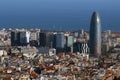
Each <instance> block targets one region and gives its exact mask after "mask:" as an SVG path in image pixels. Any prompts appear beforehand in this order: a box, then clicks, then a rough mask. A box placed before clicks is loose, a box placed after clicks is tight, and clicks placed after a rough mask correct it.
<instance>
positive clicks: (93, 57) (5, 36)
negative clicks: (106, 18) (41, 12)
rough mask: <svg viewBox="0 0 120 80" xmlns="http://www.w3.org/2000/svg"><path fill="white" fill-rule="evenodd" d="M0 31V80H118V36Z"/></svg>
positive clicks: (95, 19)
mask: <svg viewBox="0 0 120 80" xmlns="http://www.w3.org/2000/svg"><path fill="white" fill-rule="evenodd" d="M88 28H89V29H90V31H84V30H83V29H80V30H77V31H54V30H53V31H52V30H50V31H49V30H41V29H38V28H36V29H24V28H23V29H11V28H9V29H5V28H3V29H1V30H0V80H120V35H119V34H120V32H115V31H112V30H106V31H103V30H102V26H101V21H100V16H99V13H98V12H93V15H92V17H91V22H90V27H88Z"/></svg>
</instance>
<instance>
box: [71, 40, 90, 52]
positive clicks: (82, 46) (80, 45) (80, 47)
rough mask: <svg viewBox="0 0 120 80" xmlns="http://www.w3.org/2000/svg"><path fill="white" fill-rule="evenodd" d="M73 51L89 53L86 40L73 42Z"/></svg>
mask: <svg viewBox="0 0 120 80" xmlns="http://www.w3.org/2000/svg"><path fill="white" fill-rule="evenodd" d="M73 52H79V53H89V47H88V43H87V42H75V43H74V44H73Z"/></svg>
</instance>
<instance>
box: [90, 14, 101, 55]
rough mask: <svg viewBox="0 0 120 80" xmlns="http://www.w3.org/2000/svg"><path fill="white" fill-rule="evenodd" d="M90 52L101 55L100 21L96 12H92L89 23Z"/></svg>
mask: <svg viewBox="0 0 120 80" xmlns="http://www.w3.org/2000/svg"><path fill="white" fill-rule="evenodd" d="M89 46H90V54H91V55H95V56H100V55H101V22H100V16H99V14H98V12H93V14H92V17H91V23H90V41H89Z"/></svg>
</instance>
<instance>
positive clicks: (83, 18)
mask: <svg viewBox="0 0 120 80" xmlns="http://www.w3.org/2000/svg"><path fill="white" fill-rule="evenodd" d="M119 8H120V0H0V25H1V26H8V25H10V26H13V25H26V26H29V25H31V26H34V25H38V26H39V25H42V24H43V25H47V26H48V25H51V26H52V25H54V24H55V27H56V26H57V25H61V26H62V25H64V26H66V29H67V28H68V26H71V25H72V26H71V29H74V28H73V26H75V25H76V26H75V28H76V29H81V28H83V29H87V28H89V23H90V17H91V14H92V12H93V11H98V12H99V14H100V17H101V20H102V21H101V22H102V26H103V27H105V29H111V28H112V27H113V26H115V27H116V28H115V29H116V30H118V29H119V30H120V28H119V27H120V9H119ZM47 26H44V27H46V29H47V28H48V27H47Z"/></svg>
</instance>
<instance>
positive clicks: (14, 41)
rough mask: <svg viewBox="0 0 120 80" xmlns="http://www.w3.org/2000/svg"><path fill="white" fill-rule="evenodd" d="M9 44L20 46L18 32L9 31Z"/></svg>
mask: <svg viewBox="0 0 120 80" xmlns="http://www.w3.org/2000/svg"><path fill="white" fill-rule="evenodd" d="M11 46H20V32H15V31H12V32H11Z"/></svg>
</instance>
